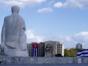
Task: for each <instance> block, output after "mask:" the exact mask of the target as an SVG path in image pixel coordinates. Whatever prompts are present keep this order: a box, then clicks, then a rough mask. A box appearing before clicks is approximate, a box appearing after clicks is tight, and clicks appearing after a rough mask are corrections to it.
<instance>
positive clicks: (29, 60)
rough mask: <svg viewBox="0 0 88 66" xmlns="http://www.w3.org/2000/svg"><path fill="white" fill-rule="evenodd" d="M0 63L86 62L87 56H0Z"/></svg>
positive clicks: (87, 60) (87, 61)
mask: <svg viewBox="0 0 88 66" xmlns="http://www.w3.org/2000/svg"><path fill="white" fill-rule="evenodd" d="M0 64H88V58H78V57H5V56H1V57H0Z"/></svg>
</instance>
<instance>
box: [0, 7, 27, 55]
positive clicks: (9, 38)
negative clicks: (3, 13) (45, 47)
mask: <svg viewBox="0 0 88 66" xmlns="http://www.w3.org/2000/svg"><path fill="white" fill-rule="evenodd" d="M11 10H12V14H11V15H10V16H7V17H5V19H4V24H3V28H2V34H1V46H0V48H1V53H2V56H23V57H28V52H27V39H26V35H25V30H26V27H25V22H24V20H23V18H22V17H21V16H20V15H18V13H19V7H18V6H13V7H12V8H11Z"/></svg>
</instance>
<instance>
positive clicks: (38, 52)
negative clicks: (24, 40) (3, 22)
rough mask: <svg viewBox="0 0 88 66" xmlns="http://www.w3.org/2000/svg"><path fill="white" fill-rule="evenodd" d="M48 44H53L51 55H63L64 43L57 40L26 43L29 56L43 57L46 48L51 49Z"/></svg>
mask: <svg viewBox="0 0 88 66" xmlns="http://www.w3.org/2000/svg"><path fill="white" fill-rule="evenodd" d="M48 44H50V45H52V46H53V48H52V49H53V53H52V55H53V56H55V54H61V55H62V56H64V44H62V43H59V42H57V41H45V42H40V43H36V42H32V43H29V44H27V49H28V53H29V56H32V57H33V56H34V57H44V56H45V50H46V48H47V49H51V48H50V45H49V46H48ZM46 46H47V47H46ZM52 49H51V51H52Z"/></svg>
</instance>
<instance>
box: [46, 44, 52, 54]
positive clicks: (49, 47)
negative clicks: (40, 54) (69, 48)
mask: <svg viewBox="0 0 88 66" xmlns="http://www.w3.org/2000/svg"><path fill="white" fill-rule="evenodd" d="M45 50H46V52H49V53H52V52H53V46H52V45H51V44H47V45H46V48H45Z"/></svg>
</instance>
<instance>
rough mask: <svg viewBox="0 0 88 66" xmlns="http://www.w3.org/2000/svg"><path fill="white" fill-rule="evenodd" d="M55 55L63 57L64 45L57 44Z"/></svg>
mask: <svg viewBox="0 0 88 66" xmlns="http://www.w3.org/2000/svg"><path fill="white" fill-rule="evenodd" d="M57 54H61V55H62V56H64V44H62V43H59V42H57Z"/></svg>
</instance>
